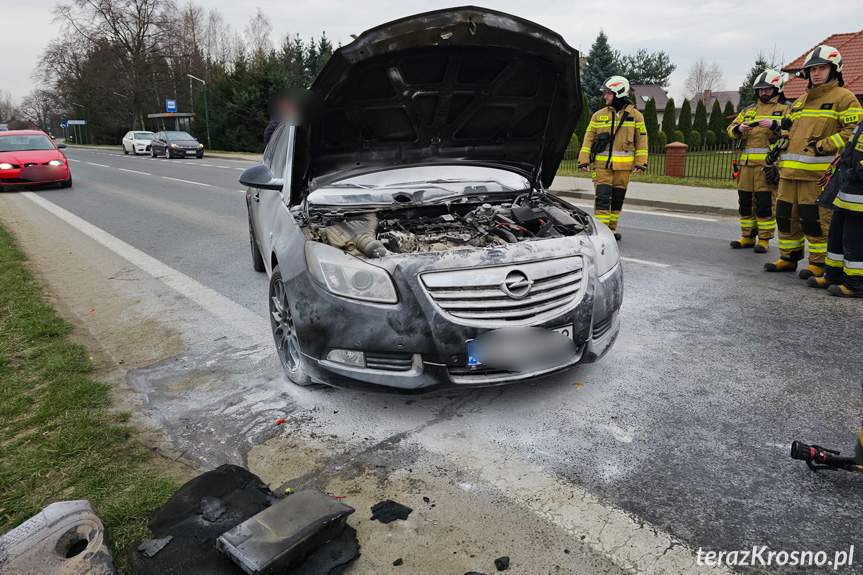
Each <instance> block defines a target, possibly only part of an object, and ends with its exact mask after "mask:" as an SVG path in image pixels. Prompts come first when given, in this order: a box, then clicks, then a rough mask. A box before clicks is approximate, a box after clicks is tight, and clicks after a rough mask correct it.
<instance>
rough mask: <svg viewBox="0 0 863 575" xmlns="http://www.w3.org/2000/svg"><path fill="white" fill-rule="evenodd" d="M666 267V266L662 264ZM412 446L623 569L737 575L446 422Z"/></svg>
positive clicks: (211, 298)
mask: <svg viewBox="0 0 863 575" xmlns="http://www.w3.org/2000/svg"><path fill="white" fill-rule="evenodd" d="M21 196H22V197H24V198H27V199H28V200H30V201H31V202H33V203H35V204H36V205H38V206H40V207H42V208H43V209H45V210H47V211H48V212H50V213H52V214H54V215H55V216H57V217H58V218H60V219H61V220H63V221H64V222H66V223H68V224H69V225H70V226H72V227H74V228H75V229H77V230H79V231H80V232H82V233H83V234H85V235H87V236H88V237H90V238H92V239H93V240H95V241H96V242H98V243H100V244H101V245H103V246H105V247H106V248H108V249H109V250H111V251H112V252H114V253H115V254H117V255H119V256H120V257H123V258H125V259H127V260H128V261H129V262H131V263H132V264H133V265H136V266H138V267H139V268H140V269H141V270H143V271H144V272H145V273H147V274H149V275H151V276H152V277H154V278H156V279H158V280H159V281H162V282H163V283H165V284H166V285H168V286H170V287H171V288H173V289H175V290H176V291H177V292H179V293H180V294H181V295H183V296H184V297H187V298H188V299H190V300H192V301H193V302H195V303H196V304H197V305H199V306H201V307H202V308H204V309H206V310H207V311H209V312H211V313H213V314H214V315H215V316H216V317H218V318H219V319H221V320H223V321H225V322H227V323H229V324H231V325H232V326H233V327H235V328H237V329H238V330H240V331H242V332H244V333H246V334H248V335H251V336H252V337H253V341H254V342H258V341H260V342H263V341H265V340H269V342H270V343H268V344H264V343H262V345H272V343H271V340H270V338H269V337H268V336H269V330H268V329H267V327H268V326H267V320H266V318H262V317H260V316H258V315H256V314H254V313H252V312H251V311H249V310H247V309H246V308H244V307H243V306H241V305H239V304H237V303H236V302H234V301H232V300H230V299H228V298H226V297H225V296H223V295H222V294H220V293H218V292H216V291H214V290H212V289H210V288H208V287H206V286H204V285H202V284H200V283H199V282H197V281H195V280H194V279H192V278H190V277H188V276H186V275H184V274H182V273H180V272H178V271H177V270H175V269H174V268H172V267H170V266H167V265H165V264H163V263H162V262H160V261H158V260H157V259H155V258H153V257H152V256H150V255H148V254H146V253H144V252H142V251H140V250H138V249H137V248H134V247H132V246H130V245H129V244H127V243H125V242H123V241H122V240H120V239H118V238H116V237H114V236H112V235H111V234H109V233H107V232H105V231H104V230H102V229H100V228H98V227H96V226H94V225H93V224H91V223H89V222H87V221H85V220H83V219H81V218H79V217H78V216H76V215H74V214H72V213H70V212H68V211H66V210H64V209H63V208H61V207H59V206H57V205H56V204H54V203H52V202H49V201H48V200H46V199H44V198H42V197H40V196H38V195H36V194H34V193H33V192H23V193H22V194H21ZM660 265H661V264H660ZM408 441H415V442H418V443H419V444H420V445H421V446H423V447H424V448H425V449H427V450H428V451H430V452H434V453H438V454H440V455H442V456H443V457H445V458H446V459H448V460H450V461H453V462H455V463H456V464H458V465H460V466H462V467H463V468H465V469H467V470H469V471H471V472H473V473H474V474H476V475H477V476H478V477H479V478H480V479H482V480H483V481H485V482H487V483H488V484H490V485H492V486H493V487H495V488H496V489H498V490H499V491H500V492H501V493H502V494H503V495H504V496H506V497H508V498H510V499H511V500H512V501H514V502H515V503H517V504H519V505H521V506H523V507H524V508H526V509H529V510H531V511H532V512H534V513H536V514H537V515H538V516H540V517H542V518H543V519H545V520H546V521H548V522H549V523H552V524H554V525H557V526H558V527H560V528H561V529H564V530H565V531H567V532H568V533H571V534H572V535H573V536H577V537H579V538H580V539H581V540H582V541H584V543H585V544H586V545H588V546H589V547H590V548H592V549H593V550H595V551H596V552H598V553H601V554H602V555H604V556H605V557H607V558H609V560H611V561H613V562H614V563H615V564H616V565H618V566H619V567H621V568H622V569H624V570H627V571H632V572H637V573H641V574H644V575H661V574H671V573H686V574H687V575H690V574H693V575H701V574H704V575H707V574H710V575H731V573H732V572H731V571H730V570H728V569H725V568H723V567H708V566H706V565H701V566H699V565H698V564H697V562H696V558H695V553H694V550H693V549H691V548H690V547H689V546H688V545H686V544H685V543H683V542H682V541H680V540H679V539H676V538H675V537H673V536H671V535H670V534H668V533H666V532H664V531H662V530H661V529H659V528H657V527H656V526H653V525H651V524H649V523H647V522H645V521H642V520H640V519H639V518H638V517H635V516H633V515H631V514H629V513H628V512H626V511H624V510H622V509H620V508H618V507H615V506H613V505H609V504H606V503H603V502H602V501H601V500H600V499H598V498H597V497H595V496H593V495H592V494H591V493H589V492H588V491H587V490H585V489H582V488H581V487H578V486H577V485H574V484H571V483H568V482H566V481H564V480H562V479H560V478H559V477H557V476H556V475H554V474H552V473H549V472H547V471H546V470H544V469H542V468H541V467H540V466H538V465H536V464H533V463H530V462H527V461H522V460H520V459H518V458H516V457H514V456H513V455H512V453H510V452H508V451H506V450H505V449H504V448H502V447H501V446H500V445H499V444H497V443H493V442H490V441H487V440H485V439H483V438H480V437H476V436H472V437H470V440H469V441H465V438H464V429H463V428H462V427H458V426H457V424H454V423H452V422H450V421H448V420H445V421H443V422H441V423H437V424H432V425H429V426H427V427H424V428H423V429H421V430H419V431H418V432H417V433H416V434H415V435H414V436H413V437H410V438H409V439H408Z"/></svg>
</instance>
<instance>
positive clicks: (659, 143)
mask: <svg viewBox="0 0 863 575" xmlns="http://www.w3.org/2000/svg"><path fill="white" fill-rule="evenodd" d="M667 145H668V136H666V135H665V132H662V131H660V132H657V133H656V147H657V149H658V151H659V152H660V153H663V152H665V146H667Z"/></svg>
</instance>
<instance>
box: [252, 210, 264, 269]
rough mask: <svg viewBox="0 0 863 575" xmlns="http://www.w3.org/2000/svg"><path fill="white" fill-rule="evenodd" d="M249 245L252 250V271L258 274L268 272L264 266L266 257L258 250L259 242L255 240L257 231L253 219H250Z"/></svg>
mask: <svg viewBox="0 0 863 575" xmlns="http://www.w3.org/2000/svg"><path fill="white" fill-rule="evenodd" d="M249 244H250V245H251V248H252V269H254V270H255V271H256V272H265V271H267V268H266V266H265V265H264V256H263V255H261V250H260V248H258V242H257V241H256V240H255V230H254V228H252V218H249Z"/></svg>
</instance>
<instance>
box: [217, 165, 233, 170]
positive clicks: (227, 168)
mask: <svg viewBox="0 0 863 575" xmlns="http://www.w3.org/2000/svg"><path fill="white" fill-rule="evenodd" d="M216 167H217V168H222V169H223V170H230V169H231V168H229V167H228V166H216Z"/></svg>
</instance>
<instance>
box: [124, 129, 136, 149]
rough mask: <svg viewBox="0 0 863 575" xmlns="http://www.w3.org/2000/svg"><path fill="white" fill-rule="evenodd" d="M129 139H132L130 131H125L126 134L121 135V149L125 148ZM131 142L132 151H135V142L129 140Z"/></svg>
mask: <svg viewBox="0 0 863 575" xmlns="http://www.w3.org/2000/svg"><path fill="white" fill-rule="evenodd" d="M131 139H132V132H126V135H125V136H123V151H125V150H126V146H128V145H129V143H130V142H129V140H131ZM131 144H132V151H133V152H134V151H135V142H134V141H133V142H131Z"/></svg>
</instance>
